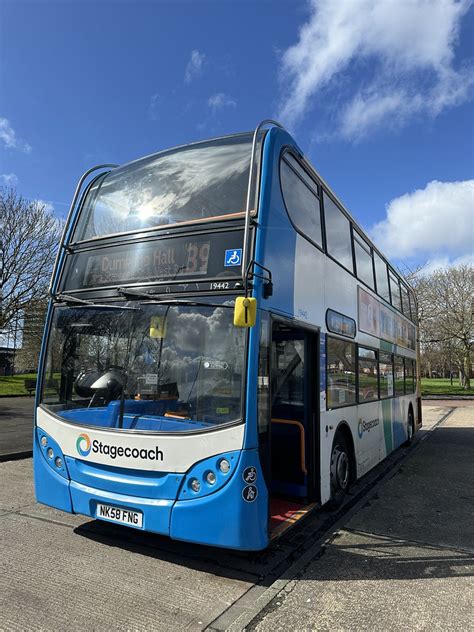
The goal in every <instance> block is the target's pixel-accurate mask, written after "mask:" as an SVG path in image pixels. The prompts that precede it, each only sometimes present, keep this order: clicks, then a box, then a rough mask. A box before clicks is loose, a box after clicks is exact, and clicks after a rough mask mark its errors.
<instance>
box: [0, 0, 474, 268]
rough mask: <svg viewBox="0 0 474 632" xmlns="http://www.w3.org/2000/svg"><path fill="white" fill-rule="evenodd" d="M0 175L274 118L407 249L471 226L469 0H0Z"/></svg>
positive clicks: (425, 246)
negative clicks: (80, 0)
mask: <svg viewBox="0 0 474 632" xmlns="http://www.w3.org/2000/svg"><path fill="white" fill-rule="evenodd" d="M0 28H1V31H0V184H6V185H14V186H16V188H17V189H18V191H19V192H20V193H22V194H23V195H25V196H26V197H29V198H38V199H41V200H43V201H45V202H47V203H49V204H51V205H52V206H53V207H54V210H55V212H56V213H57V214H58V215H64V213H65V212H66V210H67V207H68V204H69V201H70V198H71V196H72V193H73V190H74V187H75V184H76V182H77V179H78V178H79V176H80V175H81V174H82V172H83V171H85V170H86V169H87V168H88V167H89V166H92V165H93V164H96V163H100V162H115V163H123V162H128V161H129V160H132V159H134V158H137V157H139V156H142V155H145V154H148V153H151V152H154V151H158V150H160V149H163V148H166V147H170V146H173V145H177V144H181V143H186V142H189V141H193V140H197V139H201V138H206V137H211V136H216V135H221V134H227V133H233V132H236V131H244V130H250V129H253V128H254V127H255V125H256V124H257V123H258V121H259V120H261V119H262V118H268V117H277V118H279V119H280V120H281V122H282V123H283V124H285V125H286V126H287V127H288V128H289V129H290V130H291V131H292V132H293V134H294V136H295V138H296V140H297V141H298V143H299V145H300V146H301V147H302V148H303V150H304V151H305V152H306V154H307V155H308V157H309V159H310V160H311V161H312V162H313V164H314V165H315V166H316V168H317V169H318V170H319V172H320V173H321V175H322V176H323V177H324V178H325V179H326V180H327V181H328V182H329V184H330V185H331V186H332V188H333V189H334V190H335V192H336V193H337V194H338V195H339V197H340V198H341V199H342V200H343V202H344V203H345V204H346V206H347V207H348V209H349V210H350V212H351V213H352V214H353V215H354V216H355V217H356V219H357V220H359V222H360V223H361V224H362V225H363V226H364V227H365V228H366V229H367V230H369V231H371V234H372V235H373V237H374V238H375V240H376V243H378V244H379V245H380V247H381V248H382V249H383V250H384V251H385V252H386V253H387V254H388V255H389V256H391V257H392V258H393V259H395V260H396V261H398V262H401V263H406V264H408V265H410V266H413V265H415V264H416V263H419V262H426V261H427V262H429V267H433V266H436V265H446V264H448V263H452V262H465V261H467V260H468V257H469V256H470V253H472V239H473V215H474V211H473V204H474V200H473V198H474V193H473V191H474V181H473V178H474V176H473V133H474V127H473V96H474V74H473V67H474V64H473V62H474V51H473V45H472V41H474V7H473V6H472V3H471V2H470V1H468V0H459V1H458V0H318V1H316V0H315V1H311V2H306V1H304V2H303V1H298V0H293V1H279V2H278V1H268V2H267V1H264V0H261V1H258V0H256V1H254V2H250V1H233V2H231V1H225V0H221V1H220V2H217V1H212V2H211V1H203V0H195V1H194V2H180V1H176V2H163V1H159V0H157V1H155V2H139V1H135V2H131V1H130V2H112V1H107V0H103V1H101V2H93V1H83V2H73V1H69V0H62V1H57V2H47V1H37V2H24V1H22V0H15V1H12V0H0Z"/></svg>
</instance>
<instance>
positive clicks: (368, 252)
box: [354, 231, 375, 290]
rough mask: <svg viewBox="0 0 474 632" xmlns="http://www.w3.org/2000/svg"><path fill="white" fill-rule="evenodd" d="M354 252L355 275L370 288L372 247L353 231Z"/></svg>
mask: <svg viewBox="0 0 474 632" xmlns="http://www.w3.org/2000/svg"><path fill="white" fill-rule="evenodd" d="M354 252H355V259H356V268H357V277H358V278H359V279H360V280H361V281H363V282H364V283H365V284H366V285H368V286H369V287H370V288H371V289H372V290H374V289H375V286H374V267H373V263H372V249H371V247H370V246H369V244H368V243H367V242H366V241H365V239H363V238H362V237H361V236H360V235H359V233H357V232H356V231H354Z"/></svg>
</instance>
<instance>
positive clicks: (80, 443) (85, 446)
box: [76, 434, 91, 456]
mask: <svg viewBox="0 0 474 632" xmlns="http://www.w3.org/2000/svg"><path fill="white" fill-rule="evenodd" d="M76 448H77V451H78V452H79V454H80V455H81V456H87V455H88V454H89V452H90V451H91V440H90V439H89V437H88V435H86V434H80V435H79V436H78V437H77V441H76Z"/></svg>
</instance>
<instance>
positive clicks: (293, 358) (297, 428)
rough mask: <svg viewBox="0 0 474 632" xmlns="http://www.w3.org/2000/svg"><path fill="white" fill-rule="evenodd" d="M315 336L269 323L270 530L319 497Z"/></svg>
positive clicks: (281, 526)
mask: <svg viewBox="0 0 474 632" xmlns="http://www.w3.org/2000/svg"><path fill="white" fill-rule="evenodd" d="M318 350H319V345H318V334H317V333H315V332H314V331H310V330H307V329H303V328H298V327H294V326H290V325H287V324H285V323H283V322H280V321H274V322H273V327H272V342H271V360H270V362H271V368H270V380H271V389H270V390H271V408H270V411H271V413H270V414H271V423H270V533H271V536H272V537H274V536H275V535H278V534H280V533H281V532H282V531H283V530H285V529H286V528H287V527H289V526H290V525H291V524H293V523H294V522H296V521H297V520H298V519H299V518H301V517H302V516H304V515H305V514H306V513H307V512H308V511H309V510H310V509H311V508H312V507H314V505H315V503H317V502H318V500H319V487H320V485H319V459H318V454H319V387H318V384H319V379H318V368H319V362H318Z"/></svg>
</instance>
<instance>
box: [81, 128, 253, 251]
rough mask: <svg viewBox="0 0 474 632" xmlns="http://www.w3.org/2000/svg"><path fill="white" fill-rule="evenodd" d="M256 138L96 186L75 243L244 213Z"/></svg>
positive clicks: (168, 158) (167, 159) (129, 171)
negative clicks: (253, 143)
mask: <svg viewBox="0 0 474 632" xmlns="http://www.w3.org/2000/svg"><path fill="white" fill-rule="evenodd" d="M251 149H252V136H251V135H250V134H242V135H238V136H233V137H228V138H221V139H217V140H214V141H207V142H203V143H196V144H194V145H187V146H185V147H181V148H176V149H173V150H170V151H166V152H161V153H159V154H154V155H152V156H148V157H146V158H142V159H140V160H136V161H135V162H132V163H129V164H127V165H124V166H123V167H119V168H117V169H114V170H113V171H111V172H109V173H107V174H105V175H104V176H102V177H101V178H99V179H98V180H96V181H95V182H94V183H93V185H92V187H91V188H90V190H89V192H88V194H87V196H86V198H85V200H84V203H83V206H82V208H81V211H80V217H79V221H78V224H77V227H76V230H75V232H74V237H73V241H74V242H77V241H83V240H88V239H93V238H95V237H103V236H105V235H113V234H117V233H124V232H130V231H134V230H146V229H150V228H154V227H161V226H169V225H173V224H179V223H183V222H193V221H199V220H206V219H207V220H209V219H212V218H217V217H218V218H226V217H228V216H232V215H234V214H238V213H242V212H244V211H245V204H246V197H247V187H248V181H249V170H250V158H251Z"/></svg>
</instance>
